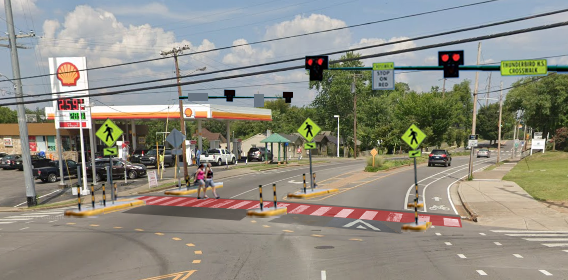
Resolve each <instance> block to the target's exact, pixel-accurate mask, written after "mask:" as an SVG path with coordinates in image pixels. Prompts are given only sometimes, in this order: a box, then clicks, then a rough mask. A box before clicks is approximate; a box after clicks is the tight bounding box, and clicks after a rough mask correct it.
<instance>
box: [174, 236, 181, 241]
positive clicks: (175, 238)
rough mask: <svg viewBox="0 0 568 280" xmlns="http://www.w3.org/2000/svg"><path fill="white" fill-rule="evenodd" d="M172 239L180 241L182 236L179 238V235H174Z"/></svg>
mask: <svg viewBox="0 0 568 280" xmlns="http://www.w3.org/2000/svg"><path fill="white" fill-rule="evenodd" d="M172 239H173V240H175V241H180V240H181V238H179V237H174V238H172Z"/></svg>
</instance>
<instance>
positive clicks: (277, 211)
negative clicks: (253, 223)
mask: <svg viewBox="0 0 568 280" xmlns="http://www.w3.org/2000/svg"><path fill="white" fill-rule="evenodd" d="M286 214H288V208H286V207H284V208H279V209H273V210H268V211H263V212H257V211H254V210H250V211H248V212H247V216H249V217H271V216H282V215H286Z"/></svg>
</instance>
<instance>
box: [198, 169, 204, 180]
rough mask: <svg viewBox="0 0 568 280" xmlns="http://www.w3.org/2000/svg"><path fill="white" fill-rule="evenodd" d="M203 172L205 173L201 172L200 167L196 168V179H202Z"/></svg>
mask: <svg viewBox="0 0 568 280" xmlns="http://www.w3.org/2000/svg"><path fill="white" fill-rule="evenodd" d="M204 174H205V172H203V170H202V169H198V170H197V180H203V179H204V176H203V175H204Z"/></svg>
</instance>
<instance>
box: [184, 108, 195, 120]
mask: <svg viewBox="0 0 568 280" xmlns="http://www.w3.org/2000/svg"><path fill="white" fill-rule="evenodd" d="M184 114H185V117H186V118H191V116H192V115H193V111H192V110H191V108H186V109H185V111H184Z"/></svg>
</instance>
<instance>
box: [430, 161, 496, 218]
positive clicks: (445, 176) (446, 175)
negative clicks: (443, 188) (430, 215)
mask: <svg viewBox="0 0 568 280" xmlns="http://www.w3.org/2000/svg"><path fill="white" fill-rule="evenodd" d="M486 162H487V160H484V161H482V162H478V163H477V164H475V163H474V164H473V166H476V165H480V164H482V163H486ZM487 167H489V165H487V166H484V167H481V168H478V169H476V170H473V172H477V171H479V170H483V169H485V168H487ZM464 169H465V167H464V168H462V169H458V170H456V171H454V172H452V173H449V174H445V175H444V176H442V177H441V178H438V179H436V180H434V181H432V182H430V183H428V184H427V185H426V186H424V188H422V197H426V189H428V187H429V186H430V185H432V184H434V183H435V182H438V181H439V180H442V179H445V178H448V176H449V175H452V174H454V173H458V172H460V171H462V170H464ZM468 169H469V167H468ZM466 176H467V175H465V176H463V177H462V179H463V178H465V177H466ZM448 200H449V201H450V202H451V201H452V199H451V197H449V196H448ZM452 204H453V203H452ZM452 208H454V212H455V213H456V215H458V213H457V211H455V210H456V209H455V206H453V207H452ZM426 209H427V208H426V202H424V212H428V211H426Z"/></svg>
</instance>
